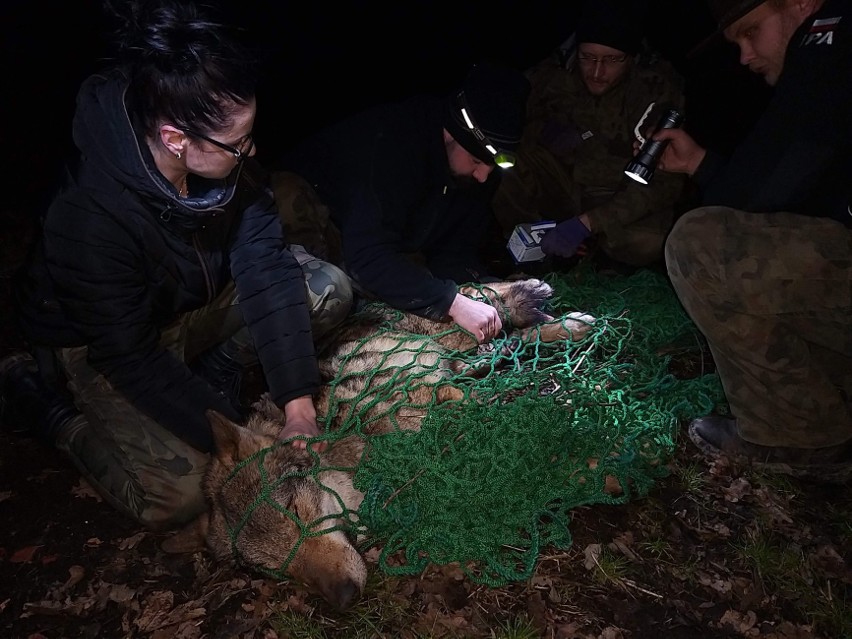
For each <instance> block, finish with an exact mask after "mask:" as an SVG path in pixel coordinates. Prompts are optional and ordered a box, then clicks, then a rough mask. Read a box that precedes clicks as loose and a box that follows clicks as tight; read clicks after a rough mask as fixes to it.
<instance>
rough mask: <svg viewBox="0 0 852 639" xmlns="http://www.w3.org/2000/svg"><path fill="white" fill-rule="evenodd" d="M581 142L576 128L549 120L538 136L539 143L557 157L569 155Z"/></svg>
mask: <svg viewBox="0 0 852 639" xmlns="http://www.w3.org/2000/svg"><path fill="white" fill-rule="evenodd" d="M582 141H583V138H582V137H581V136H580V132H579V131H578V130H577V127H576V126H574V125H573V124H570V123H565V122H560V121H558V120H549V121H548V122H547V123H546V124H545V125H544V127H543V128H542V130H541V133H540V135H539V143H540V144H541V145H542V146H543V147H544V148H545V149H547V150H548V151H550V152H551V153H553V155H555V156H557V157H560V156H564V155H568V154H570V153H571V152H572V151H573V150H574V149H575V148H577V146H578V145H579V144H580V142H582Z"/></svg>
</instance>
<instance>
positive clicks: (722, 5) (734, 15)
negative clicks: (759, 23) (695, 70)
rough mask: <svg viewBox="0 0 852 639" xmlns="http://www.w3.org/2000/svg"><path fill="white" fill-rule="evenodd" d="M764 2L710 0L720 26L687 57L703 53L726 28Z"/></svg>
mask: <svg viewBox="0 0 852 639" xmlns="http://www.w3.org/2000/svg"><path fill="white" fill-rule="evenodd" d="M764 2H766V0H708V1H707V5H708V6H709V7H710V13H712V14H713V18H714V19H715V20H716V24H717V25H718V27H717V28H716V30H715V31H714V32H713V33H711V34H710V35H709V36H707V37H706V38H704V39H703V40H702V41H701V42H699V43H698V44H696V45H695V46H694V47H692V49H691V50H690V51H689V52H688V53H687V54H686V57H687V59H689V58H692V57H694V56H695V55H697V54H699V53H701V52H702V51H704V50H705V49H706V48H707V47H708V46H710V45H711V44H713V43H714V42H715V41H716V40H720V39H721V36H722V33H723V32H724V31H725V29H727V28H728V27H730V26H731V25H732V24H734V22H736V21H737V20H739V19H740V18H742V17H743V16H744V15H745V14H747V13H748V12H749V11H751V10H752V9H754V8H755V7H757V6H759V5H761V4H763V3H764Z"/></svg>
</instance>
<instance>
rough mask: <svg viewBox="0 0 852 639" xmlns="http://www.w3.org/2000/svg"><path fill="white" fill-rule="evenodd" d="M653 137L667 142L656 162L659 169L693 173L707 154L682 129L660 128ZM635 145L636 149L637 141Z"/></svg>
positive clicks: (670, 171)
mask: <svg viewBox="0 0 852 639" xmlns="http://www.w3.org/2000/svg"><path fill="white" fill-rule="evenodd" d="M654 139H655V140H668V142H669V143H668V144H667V145H666V148H665V149H664V150H663V154H662V155H661V156H660V159H659V161H658V162H657V168H658V169H660V170H661V171H668V172H669V173H687V174H689V175H693V174H694V173H695V172H696V171H697V170H698V165H699V164H701V162H702V160H704V156H705V155H707V150H706V149H705V148H704V147H702V146H699V144H698V143H697V142H696V141H695V140H693V139H692V138H691V137H690V135H689V134H688V133H686V132H685V131H684V130H683V129H662V130H660V131H657V133H655V134H654ZM635 147H636V148H637V149H638V142H637V144H636V145H635Z"/></svg>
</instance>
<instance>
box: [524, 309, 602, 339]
mask: <svg viewBox="0 0 852 639" xmlns="http://www.w3.org/2000/svg"><path fill="white" fill-rule="evenodd" d="M596 321H597V318H595V317H594V316H593V315H589V314H588V313H583V312H580V311H574V312H573V313H569V314H568V315H565V316H564V317H559V318H557V319H553V320H551V321H549V322H547V323H546V324H542V325H541V326H534V327H532V328H529V329H527V331H526V334H527V335H535V336H536V337H537V338H538V340H539V341H541V342H545V343H552V342H565V341H568V342H578V341H580V340H581V339H583V338H584V337H585V336H586V335H587V334H588V333H589V331H591V330H592V328H593V326H594V323H595V322H596ZM533 331H534V333H533Z"/></svg>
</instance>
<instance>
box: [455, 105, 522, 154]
mask: <svg viewBox="0 0 852 639" xmlns="http://www.w3.org/2000/svg"><path fill="white" fill-rule="evenodd" d="M456 102H457V103H458V105H459V110H460V111H461V115H462V118H464V123H465V124H466V125H467V128H468V129H470V132H471V133H473V136H474V137H475V138H476V139H477V140H479V142H480V144H482V146H484V147H485V148H486V149H487V150H488V152H489V153H490V154H491V155H493V156H494V164H496V165H497V166H499V167H500V168H501V169H510V168H512V167H513V166H515V162H516V158H515V154H514V153H511V152H509V151H504V150H502V149H499V148H497V145H495V144H494V143H493V142H492V141H491V140H490V139H489V138H488V136H487V135H485V133H483V132H482V129H480V128H479V127H478V126H476V122H475V121H474V119H473V114H472V113H471V112H470V107H469V106H468V105H467V100H465V97H464V91H459V92H458V94H457V95H456Z"/></svg>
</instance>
